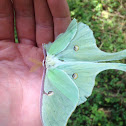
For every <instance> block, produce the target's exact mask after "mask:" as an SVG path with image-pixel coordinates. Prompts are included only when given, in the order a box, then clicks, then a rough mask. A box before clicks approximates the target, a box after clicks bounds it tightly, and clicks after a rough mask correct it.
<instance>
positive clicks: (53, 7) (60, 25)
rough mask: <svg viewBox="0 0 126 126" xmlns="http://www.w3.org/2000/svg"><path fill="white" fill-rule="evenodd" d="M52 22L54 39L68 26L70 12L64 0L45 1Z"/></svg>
mask: <svg viewBox="0 0 126 126" xmlns="http://www.w3.org/2000/svg"><path fill="white" fill-rule="evenodd" d="M47 2H48V5H49V8H50V11H51V13H52V16H53V21H54V35H55V38H56V37H57V36H58V35H59V34H60V33H63V32H65V30H66V29H67V27H68V25H69V24H70V21H71V18H70V11H69V7H68V4H67V1H66V0H47Z"/></svg>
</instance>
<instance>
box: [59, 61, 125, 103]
mask: <svg viewBox="0 0 126 126" xmlns="http://www.w3.org/2000/svg"><path fill="white" fill-rule="evenodd" d="M58 69H61V70H63V71H64V72H66V73H67V74H68V75H69V77H70V78H71V79H72V80H73V81H74V83H75V84H76V86H77V87H78V89H79V102H78V105H80V104H81V103H84V102H85V101H86V99H87V98H88V97H89V96H90V95H91V93H92V90H93V87H94V85H95V78H96V76H97V75H98V73H100V72H101V71H104V70H107V69H118V70H122V71H125V72H126V64H121V63H92V62H74V63H73V62H71V63H70V62H69V63H68V64H64V65H61V66H58ZM73 74H76V76H77V77H76V78H75V79H74V78H73V77H72V76H73Z"/></svg>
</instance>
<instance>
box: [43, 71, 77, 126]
mask: <svg viewBox="0 0 126 126" xmlns="http://www.w3.org/2000/svg"><path fill="white" fill-rule="evenodd" d="M44 90H45V92H49V91H53V93H54V94H53V95H51V96H47V95H45V94H43V99H42V120H43V124H44V126H66V123H67V120H68V118H69V117H70V115H71V114H72V112H73V111H74V110H75V108H76V106H77V103H78V99H79V91H78V88H77V86H76V85H75V84H74V82H73V81H72V79H71V78H69V76H68V75H67V74H66V73H65V72H63V71H62V70H58V69H51V70H49V71H48V72H47V73H46V77H45V83H44Z"/></svg>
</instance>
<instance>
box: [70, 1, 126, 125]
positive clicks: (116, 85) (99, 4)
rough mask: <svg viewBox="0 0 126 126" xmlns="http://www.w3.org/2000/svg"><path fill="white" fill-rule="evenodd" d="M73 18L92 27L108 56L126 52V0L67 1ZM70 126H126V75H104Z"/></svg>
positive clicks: (98, 44)
mask: <svg viewBox="0 0 126 126" xmlns="http://www.w3.org/2000/svg"><path fill="white" fill-rule="evenodd" d="M68 3H69V7H70V11H71V16H72V18H76V19H77V20H78V21H81V22H83V23H85V24H87V25H89V26H90V28H91V29H92V30H93V32H94V36H95V38H96V42H97V46H98V47H99V48H100V49H101V50H103V51H105V52H118V51H121V50H123V49H126V9H125V8H126V3H125V2H124V0H68ZM117 62H121V63H126V59H123V60H120V61H117ZM68 126H126V73H124V72H122V71H117V70H107V71H103V72H101V73H100V74H99V75H98V76H97V78H96V84H95V88H94V90H93V93H92V95H91V96H90V97H89V98H88V100H87V102H85V103H84V104H82V105H80V106H78V107H77V109H76V111H75V112H74V113H73V114H72V116H71V118H70V119H69V121H68Z"/></svg>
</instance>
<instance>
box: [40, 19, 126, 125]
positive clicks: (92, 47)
mask: <svg viewBox="0 0 126 126" xmlns="http://www.w3.org/2000/svg"><path fill="white" fill-rule="evenodd" d="M44 48H45V49H43V50H44V55H45V59H44V72H45V74H44V73H43V81H42V94H43V97H42V98H41V119H42V123H43V125H44V126H66V124H67V121H68V119H69V117H70V116H71V114H72V112H73V111H74V110H75V108H76V107H77V106H78V105H80V104H82V103H84V102H85V101H86V100H87V98H88V97H89V96H90V95H91V93H92V89H93V87H94V84H95V78H96V76H97V74H98V73H100V72H101V71H104V70H107V69H118V70H122V71H125V72H126V64H122V63H104V62H103V61H112V60H120V59H123V58H126V50H123V51H120V52H116V53H106V52H103V51H101V50H100V49H99V48H98V47H97V46H96V41H95V38H94V36H93V32H92V30H91V29H90V28H89V27H88V26H87V25H86V24H83V23H77V22H76V19H74V20H73V21H72V22H71V23H70V25H69V27H68V28H67V30H66V32H65V33H62V34H60V35H59V36H58V37H57V39H56V40H55V41H54V43H49V44H47V45H44Z"/></svg>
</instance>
